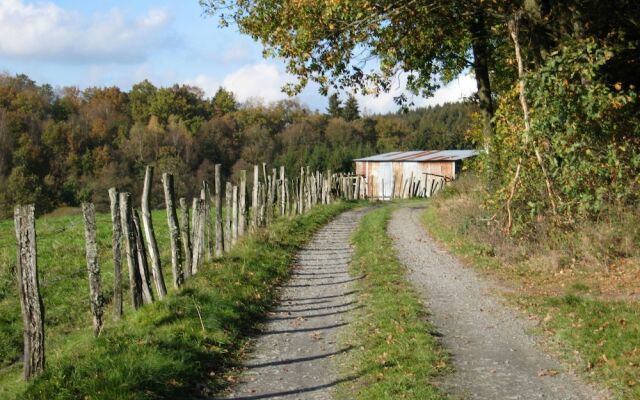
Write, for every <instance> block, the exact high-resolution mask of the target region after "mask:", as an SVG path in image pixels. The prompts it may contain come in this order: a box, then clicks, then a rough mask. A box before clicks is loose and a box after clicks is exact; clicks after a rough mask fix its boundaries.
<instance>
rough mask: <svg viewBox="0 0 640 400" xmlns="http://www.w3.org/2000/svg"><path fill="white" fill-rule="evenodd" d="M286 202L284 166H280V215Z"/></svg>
mask: <svg viewBox="0 0 640 400" xmlns="http://www.w3.org/2000/svg"><path fill="white" fill-rule="evenodd" d="M286 204H287V180H286V179H285V177H284V166H280V215H281V216H284V215H285V212H286Z"/></svg>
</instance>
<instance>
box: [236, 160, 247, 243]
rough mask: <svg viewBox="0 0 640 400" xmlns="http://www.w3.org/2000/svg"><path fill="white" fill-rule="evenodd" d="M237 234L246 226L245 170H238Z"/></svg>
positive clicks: (241, 233) (240, 234) (240, 233)
mask: <svg viewBox="0 0 640 400" xmlns="http://www.w3.org/2000/svg"><path fill="white" fill-rule="evenodd" d="M238 202H239V203H238V236H243V235H244V231H245V229H246V226H247V171H245V170H242V171H240V199H239V200H238Z"/></svg>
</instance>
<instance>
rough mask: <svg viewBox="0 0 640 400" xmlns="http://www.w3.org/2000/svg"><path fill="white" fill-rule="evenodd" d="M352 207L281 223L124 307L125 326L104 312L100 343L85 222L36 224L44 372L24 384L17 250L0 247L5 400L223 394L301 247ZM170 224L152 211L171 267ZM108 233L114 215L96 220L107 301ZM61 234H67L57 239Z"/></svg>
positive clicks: (0, 371) (0, 386) (0, 383)
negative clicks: (158, 294) (165, 289)
mask: <svg viewBox="0 0 640 400" xmlns="http://www.w3.org/2000/svg"><path fill="white" fill-rule="evenodd" d="M349 207H352V205H351V204H347V203H337V204H334V205H331V206H322V207H317V208H314V209H313V210H312V211H310V212H309V213H307V214H305V215H304V216H300V217H296V218H293V219H289V218H287V219H280V220H278V221H277V222H276V223H275V224H273V225H272V226H271V227H270V229H269V231H260V232H259V233H258V234H256V235H251V236H248V237H246V238H244V239H243V240H242V241H241V242H240V243H239V244H238V245H237V246H236V247H234V249H233V250H232V251H231V252H230V253H229V254H228V255H226V256H225V257H224V258H222V259H220V260H219V261H216V262H214V263H211V264H208V265H205V266H204V267H203V268H201V270H200V271H199V273H198V275H197V276H195V277H193V278H192V279H190V280H188V281H187V283H186V285H185V286H184V287H183V288H182V289H180V290H170V292H169V294H168V296H167V297H166V298H165V299H164V300H163V301H161V302H156V303H154V304H151V305H148V306H144V307H143V308H142V309H140V310H139V311H137V312H135V313H134V312H131V311H129V309H130V308H129V307H125V311H126V315H125V317H124V319H123V320H122V321H120V322H112V319H111V315H107V325H106V326H105V329H104V330H103V332H102V334H101V336H100V337H99V338H94V337H93V335H92V331H91V322H90V321H91V317H90V315H89V302H88V286H87V285H88V283H87V279H86V269H85V267H83V265H84V245H83V239H82V229H83V228H82V222H81V217H80V216H77V215H76V216H73V217H63V218H42V219H39V220H38V229H39V234H40V237H39V239H40V242H39V250H41V253H42V254H41V255H42V257H41V258H40V260H39V261H40V271H41V274H42V280H41V284H42V289H43V297H44V303H45V307H46V311H47V313H46V321H45V322H46V324H47V325H46V329H45V330H46V335H47V348H46V350H47V363H48V365H47V369H46V371H45V372H44V374H43V375H41V376H40V377H38V378H37V379H35V380H33V381H31V382H29V383H27V384H25V383H22V381H21V379H20V378H19V376H20V373H21V371H20V365H19V363H16V361H17V359H18V358H19V356H20V351H21V347H20V346H21V334H22V333H21V322H20V310H19V305H18V301H17V296H16V295H15V290H16V289H15V285H14V277H13V273H12V270H11V268H10V265H12V261H10V260H11V259H12V256H13V254H9V253H11V251H10V250H11V249H13V247H12V246H10V245H9V243H4V244H3V243H0V244H2V246H0V256H1V257H0V260H2V268H0V339H2V340H0V352H1V353H0V360H1V362H0V398H6V399H68V398H78V397H85V396H91V397H92V398H93V397H95V398H102V399H156V398H201V397H202V396H205V395H210V394H211V393H215V392H217V391H218V390H220V389H221V388H223V387H224V386H226V385H227V384H228V383H227V381H226V380H225V379H224V375H223V372H224V371H225V370H226V369H228V368H229V367H231V366H232V365H234V364H235V363H236V362H237V360H238V358H239V356H240V355H241V353H242V351H243V348H244V346H245V345H246V341H247V339H248V337H249V335H251V334H252V333H253V332H254V329H255V324H256V323H257V322H258V321H259V320H260V319H261V318H262V317H263V316H264V314H265V313H266V311H267V310H268V308H269V307H270V306H271V305H272V303H273V302H274V301H275V300H276V296H277V286H278V284H279V283H281V282H282V281H283V280H284V279H286V278H287V276H288V274H289V271H290V270H289V267H290V265H291V263H292V261H293V256H294V254H295V252H296V251H297V249H298V248H299V247H300V246H301V245H303V244H304V243H305V241H307V240H308V239H309V238H310V236H311V235H312V234H313V232H314V231H315V230H316V229H317V228H319V227H320V226H322V225H323V224H324V223H326V222H327V221H329V220H330V219H331V218H332V217H334V216H335V215H337V214H338V213H340V212H342V211H344V210H346V209H348V208H349ZM165 218H166V215H165V214H164V211H158V212H157V213H154V219H158V221H156V222H157V223H155V224H154V225H155V226H156V228H161V229H160V231H159V232H158V239H159V241H160V244H161V246H160V248H161V249H165V250H164V251H163V252H162V254H161V256H162V260H163V262H164V264H163V265H165V266H167V265H170V263H169V259H170V254H169V246H168V232H167V228H166V224H165V223H162V224H161V223H159V222H161V221H160V219H162V220H163V221H164V220H165ZM109 227H110V220H109V216H108V215H106V214H102V215H99V216H98V229H99V231H98V243H99V249H100V255H99V257H100V260H101V265H102V273H103V284H104V286H105V289H106V292H107V296H106V297H107V299H111V296H112V285H111V283H112V281H113V276H112V273H111V271H112V268H111V267H110V261H109V260H110V245H109V243H110V229H109ZM60 228H66V230H64V231H63V232H59V230H60ZM0 229H1V230H2V235H0V240H3V239H4V238H9V237H11V235H8V234H7V235H5V234H4V233H9V230H10V229H12V226H11V224H10V222H9V221H7V222H2V223H0ZM52 233H56V235H52ZM61 238H64V240H61ZM8 240H9V239H7V241H8ZM163 243H164V245H163ZM61 257H62V258H61ZM165 270H166V268H165ZM82 299H84V300H82ZM126 300H128V297H125V301H126ZM200 316H201V317H202V319H200Z"/></svg>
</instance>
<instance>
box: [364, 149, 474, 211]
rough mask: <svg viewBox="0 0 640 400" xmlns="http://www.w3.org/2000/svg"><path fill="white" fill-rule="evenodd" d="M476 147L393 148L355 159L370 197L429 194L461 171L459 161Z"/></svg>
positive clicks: (470, 153)
mask: <svg viewBox="0 0 640 400" xmlns="http://www.w3.org/2000/svg"><path fill="white" fill-rule="evenodd" d="M476 155H478V152H477V151H475V150H416V151H394V152H391V153H384V154H378V155H375V156H370V157H365V158H358V159H355V160H354V161H355V163H356V175H360V176H363V177H364V178H365V181H366V185H367V190H366V192H367V197H368V198H370V199H381V200H384V199H391V198H407V197H429V196H431V195H432V194H433V193H435V192H436V191H437V190H439V189H440V188H442V187H443V186H444V185H445V184H446V182H448V181H451V180H453V179H455V178H456V177H457V176H458V175H459V174H460V171H461V168H462V160H464V159H465V158H469V157H474V156H476Z"/></svg>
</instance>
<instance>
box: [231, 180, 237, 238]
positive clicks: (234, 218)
mask: <svg viewBox="0 0 640 400" xmlns="http://www.w3.org/2000/svg"><path fill="white" fill-rule="evenodd" d="M232 190H233V193H232V196H231V197H232V198H231V203H232V204H231V244H232V245H235V244H236V243H237V242H238V186H236V185H233V188H232Z"/></svg>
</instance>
